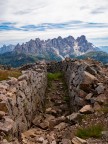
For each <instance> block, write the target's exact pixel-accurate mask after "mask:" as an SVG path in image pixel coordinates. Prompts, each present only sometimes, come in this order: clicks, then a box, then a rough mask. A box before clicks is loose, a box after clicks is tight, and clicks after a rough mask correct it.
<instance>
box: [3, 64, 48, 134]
mask: <svg viewBox="0 0 108 144" xmlns="http://www.w3.org/2000/svg"><path fill="white" fill-rule="evenodd" d="M46 86H47V70H46V64H45V63H44V62H41V63H39V64H38V63H37V64H36V65H34V66H33V67H32V68H30V69H28V70H25V71H22V75H21V76H20V77H19V78H18V79H16V78H10V80H7V81H2V82H0V132H2V133H8V134H9V132H10V134H13V135H15V136H19V135H20V133H21V132H23V131H26V130H27V129H28V128H29V127H30V126H31V121H32V118H33V116H36V114H38V112H40V111H42V106H43V104H44V99H45V95H44V94H45V90H46ZM0 135H2V134H0Z"/></svg>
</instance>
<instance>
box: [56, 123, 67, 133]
mask: <svg viewBox="0 0 108 144" xmlns="http://www.w3.org/2000/svg"><path fill="white" fill-rule="evenodd" d="M66 127H67V124H66V123H64V122H62V123H60V124H58V125H56V126H55V127H54V128H55V129H58V130H59V131H61V130H63V129H65V128H66Z"/></svg>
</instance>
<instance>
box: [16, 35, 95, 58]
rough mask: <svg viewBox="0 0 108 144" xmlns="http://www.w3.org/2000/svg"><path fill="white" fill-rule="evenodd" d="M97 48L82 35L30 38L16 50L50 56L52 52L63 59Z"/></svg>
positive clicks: (18, 45) (17, 46)
mask: <svg viewBox="0 0 108 144" xmlns="http://www.w3.org/2000/svg"><path fill="white" fill-rule="evenodd" d="M96 50H97V48H96V47H95V46H94V45H93V44H92V43H90V42H88V41H87V39H86V37H85V36H84V35H82V36H81V37H78V38H77V39H75V38H74V37H72V36H68V37H66V38H62V37H61V36H59V37H58V38H53V39H48V40H45V41H44V40H40V39H39V38H36V39H35V40H30V41H29V42H26V43H25V44H24V43H23V44H22V45H20V44H17V45H16V47H15V49H14V51H16V52H18V53H24V54H29V55H30V54H32V55H38V56H39V55H41V56H48V55H51V54H52V53H53V54H54V55H56V56H58V57H59V58H61V59H64V58H65V57H70V56H72V55H75V56H76V55H82V54H84V53H87V52H89V51H96Z"/></svg>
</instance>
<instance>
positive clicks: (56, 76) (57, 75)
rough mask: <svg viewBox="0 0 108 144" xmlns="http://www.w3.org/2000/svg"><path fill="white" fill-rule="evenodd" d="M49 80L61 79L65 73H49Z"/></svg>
mask: <svg viewBox="0 0 108 144" xmlns="http://www.w3.org/2000/svg"><path fill="white" fill-rule="evenodd" d="M47 77H48V80H59V79H62V78H63V74H62V73H60V72H58V73H48V75H47Z"/></svg>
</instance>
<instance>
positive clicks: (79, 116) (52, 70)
mask: <svg viewBox="0 0 108 144" xmlns="http://www.w3.org/2000/svg"><path fill="white" fill-rule="evenodd" d="M3 69H5V68H2V69H1V71H2V72H3ZM13 70H15V69H13ZM17 71H20V73H21V72H22V75H20V76H19V77H18V78H14V77H10V79H8V80H2V81H1V82H0V143H1V144H40V143H42V144H97V143H98V144H107V143H108V96H107V94H108V67H107V65H106V66H105V65H103V64H102V63H100V62H97V61H94V60H92V59H86V60H71V59H69V58H66V59H65V60H64V61H61V62H50V63H47V64H46V63H45V62H39V63H35V64H27V65H25V66H22V67H20V68H19V69H17Z"/></svg>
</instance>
